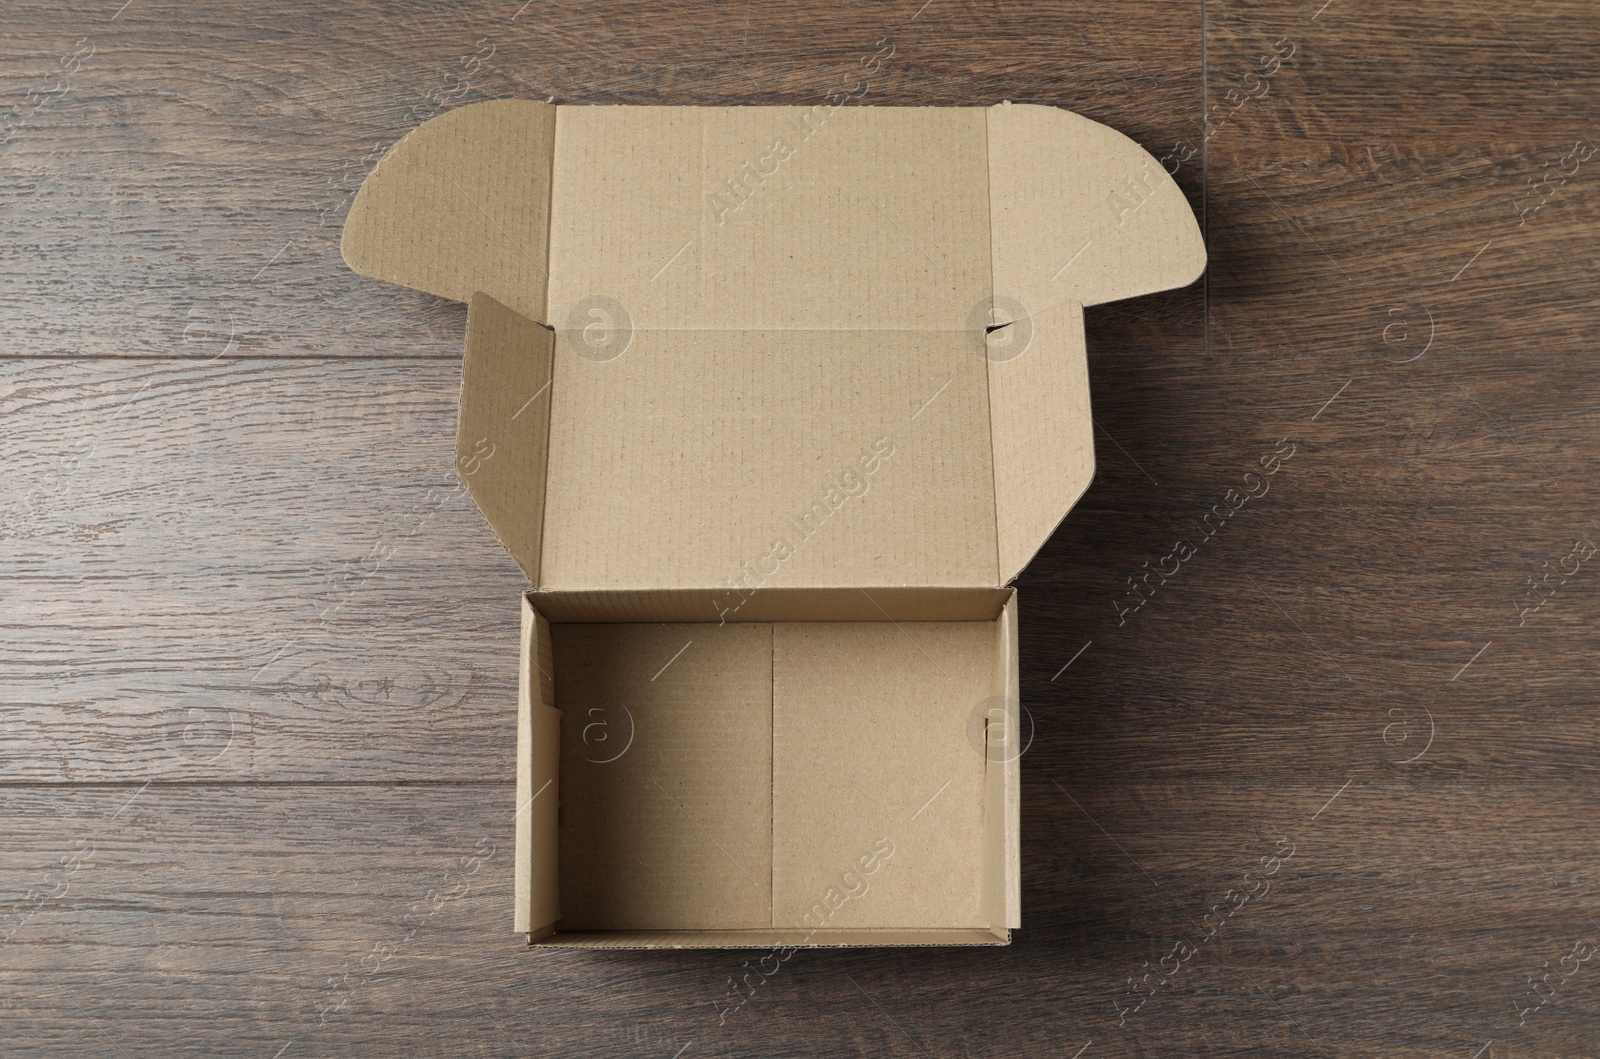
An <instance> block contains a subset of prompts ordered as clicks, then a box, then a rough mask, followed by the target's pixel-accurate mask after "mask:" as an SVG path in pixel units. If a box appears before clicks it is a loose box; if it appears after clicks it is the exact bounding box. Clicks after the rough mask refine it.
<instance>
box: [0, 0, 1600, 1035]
mask: <svg viewBox="0 0 1600 1059" xmlns="http://www.w3.org/2000/svg"><path fill="white" fill-rule="evenodd" d="M120 2H121V0H103V2H102V0H95V2H94V3H91V4H88V5H87V6H85V5H76V4H49V3H41V2H36V0H16V2H14V3H12V4H9V5H8V6H7V7H6V9H5V12H4V14H3V15H0V19H3V29H4V31H5V45H4V50H3V56H0V89H3V92H4V97H3V98H4V103H5V105H6V106H8V107H10V108H11V109H10V110H8V111H5V112H4V113H5V114H8V115H9V118H8V119H6V122H7V124H6V125H5V128H6V130H7V132H8V134H9V141H8V142H6V143H4V144H3V145H0V159H3V182H0V210H3V214H0V216H3V221H4V223H3V226H0V246H3V255H0V319H3V330H0V334H3V339H0V341H3V348H0V352H3V356H4V359H3V360H0V376H3V379H4V383H3V389H0V409H3V415H4V418H3V424H4V429H3V433H0V439H3V440H0V445H3V453H4V463H3V466H4V479H3V490H4V492H3V496H0V504H3V507H0V538H3V543H0V549H3V551H0V555H3V565H0V577H3V582H0V583H3V597H0V599H3V610H0V620H3V624H4V652H3V657H0V699H3V705H0V781H3V783H0V843H3V845H0V900H3V901H4V904H3V905H0V910H3V911H0V914H4V915H5V916H6V918H5V919H4V920H3V926H0V938H3V939H4V940H3V943H0V1051H3V1052H4V1053H5V1054H6V1055H8V1056H11V1055H15V1056H36V1055H64V1056H81V1055H109V1056H129V1057H131V1056H135V1055H152V1056H179V1055H207V1056H213V1055H229V1056H232V1055H238V1056H260V1057H263V1059H275V1057H282V1059H299V1057H301V1056H348V1055H374V1056H376V1055H438V1056H452V1057H454V1056H467V1055H484V1056H545V1055H583V1056H617V1055H639V1056H661V1057H663V1059H672V1057H674V1056H684V1057H693V1056H697V1055H717V1054H731V1055H762V1056H776V1055H782V1056H791V1055H796V1056H797V1055H810V1054H817V1055H845V1054H860V1055H872V1056H880V1055H906V1056H912V1055H925V1056H940V1057H943V1056H958V1055H984V1056H990V1055H992V1056H1022V1055H1038V1056H1063V1057H1068V1059H1070V1057H1073V1056H1084V1057H1088V1059H1097V1057H1100V1056H1201V1055H1204V1056H1223V1055H1229V1056H1231V1055H1242V1054H1248V1055H1263V1056H1266V1055H1271V1056H1308V1055H1312V1056H1314V1055H1326V1056H1346V1055H1381V1056H1459V1057H1461V1059H1488V1057H1494V1059H1500V1057H1506V1056H1541V1057H1556V1056H1577V1055H1596V1054H1600V1013H1597V1010H1596V1004H1597V1000H1600V962H1591V961H1590V960H1589V955H1590V954H1591V953H1594V952H1596V951H1597V950H1596V946H1600V893H1597V889H1600V865H1597V863H1596V843H1597V842H1600V791H1597V787H1596V743H1597V739H1600V718H1597V717H1596V716H1595V706H1596V694H1597V691H1600V681H1597V679H1596V669H1597V661H1596V659H1597V654H1600V634H1597V631H1596V621H1597V619H1600V562H1596V561H1594V560H1592V559H1590V558H1589V555H1590V554H1591V553H1592V552H1593V551H1594V548H1595V545H1594V544H1593V543H1592V542H1595V541H1600V523H1597V521H1596V520H1597V519H1600V508H1597V506H1596V504H1595V498H1594V488H1593V484H1592V483H1594V482H1595V481H1596V479H1597V476H1600V443H1597V442H1596V428H1597V427H1600V412H1597V408H1600V368H1597V367H1596V366H1595V365H1594V363H1593V362H1592V356H1593V336H1594V322H1595V305H1596V301H1597V298H1600V278H1597V275H1596V271H1595V234H1596V232H1597V231H1600V227H1597V222H1600V191H1597V182H1600V159H1594V160H1590V157H1589V156H1590V155H1591V154H1593V153H1594V148H1593V147H1590V146H1589V144H1593V143H1600V125H1597V124H1596V119H1597V118H1600V107H1597V106H1596V105H1595V100H1596V89H1597V88H1600V73H1597V71H1596V68H1595V65H1594V62H1593V59H1594V55H1595V48H1596V45H1597V44H1600V15H1597V13H1596V11H1595V8H1594V7H1593V5H1591V4H1587V3H1557V4H1554V5H1552V4H1542V5H1538V6H1537V7H1535V8H1531V9H1530V8H1528V7H1527V6H1526V5H1513V4H1508V3H1503V2H1495V3H1489V2H1487V0H1485V2H1483V3H1479V2H1476V0H1473V2H1468V3H1466V4H1452V5H1439V4H1421V3H1396V4H1385V5H1381V6H1380V5H1372V4H1358V3H1356V2H1355V0H1329V2H1328V3H1325V4H1322V6H1321V7H1320V8H1319V7H1318V6H1317V4H1318V3H1320V0H1307V2H1305V3H1289V2H1286V0H1260V2H1236V0H1225V2H1218V0H1208V2H1207V3H1205V4H1204V5H1203V6H1196V5H1193V4H1179V3H1147V2H1136V0H1112V2H1110V3H1097V4H1089V3H1087V2H1078V0H1063V2H1061V3H1044V2H1039V0H1022V2H1016V0H1012V2H1006V3H1000V2H998V0H988V2H968V0H928V2H927V3H922V0H894V2H881V3H872V4H865V5H862V4H845V3H818V4H789V3H773V2H769V3H748V2H746V3H733V2H725V3H714V2H711V3H708V2H701V0H665V2H660V3H656V2H652V3H634V2H624V3H614V4H605V5H601V4H598V3H587V4H579V3H570V2H567V3H557V2H552V0H535V2H532V3H526V4H523V3H521V2H520V0H504V2H493V3H482V4H473V5H466V6H463V7H462V8H461V9H459V10H447V9H446V6H445V5H424V4H417V3H411V2H393V3H386V4H369V3H361V2H357V3H347V4H338V5H328V4H314V3H309V2H305V0H269V2H267V3H244V2H238V0H228V2H214V3H210V4H204V5H191V4H182V3H176V2H171V0H129V2H128V3H126V4H122V6H121V7H120V8H119V7H118V4H119V3H120ZM919 5H920V6H919ZM886 46H892V55H891V56H890V57H889V58H888V59H887V60H886V61H885V63H884V66H883V70H882V71H881V73H880V74H878V75H877V76H875V77H873V78H872V79H871V86H870V90H869V91H868V93H867V94H866V96H865V97H864V98H863V99H862V102H863V103H871V104H879V105H912V104H922V105H976V104H987V103H991V102H995V101H998V100H1001V99H1012V100H1017V101H1025V102H1042V103H1051V104H1057V105H1060V106H1063V107H1066V108H1069V109H1071V110H1075V111H1079V112H1081V113H1083V114H1086V115H1088V116H1090V117H1093V118H1095V119H1097V120H1099V121H1102V122H1105V123H1107V124H1110V125H1112V126H1114V127H1116V128H1118V129H1120V130H1123V131H1125V132H1126V133H1127V134H1129V135H1130V136H1132V137H1134V138H1135V139H1137V140H1138V141H1139V142H1140V143H1142V144H1144V145H1145V146H1147V147H1148V148H1149V149H1150V150H1151V151H1152V152H1153V153H1155V154H1157V155H1158V156H1161V157H1162V158H1163V159H1164V160H1165V161H1166V164H1167V165H1168V167H1169V168H1174V169H1175V171H1176V172H1175V176H1176V179H1177V180H1178V182H1179V183H1180V184H1181V185H1182V187H1183V188H1184V190H1185V192H1186V193H1187V194H1188V195H1189V197H1190V199H1191V201H1192V202H1193V204H1194V206H1195V209H1196V211H1197V213H1199V214H1201V215H1203V217H1204V223H1205V227H1206V230H1207V234H1208V241H1209V244H1210V248H1211V265H1210V269H1209V272H1208V274H1207V277H1206V279H1205V280H1204V281H1202V282H1201V283H1199V284H1196V285H1195V286H1193V287H1190V288H1188V289H1185V290H1182V291H1178V292H1175V293H1172V294H1170V295H1158V296H1155V297H1150V298H1145V299H1141V300H1138V301H1134V302H1128V303H1123V304H1119V305H1111V306H1107V307H1104V308H1101V309H1098V310H1094V311H1092V312H1091V313H1090V314H1089V343H1090V374H1091V377H1092V384H1093V391H1094V403H1095V412H1094V414H1095V420H1096V426H1097V432H1096V436H1097V447H1098V455H1099V474H1098V477H1097V478H1096V480H1095V483H1094V485H1093V487H1092V488H1091V489H1090V490H1089V493H1088V494H1087V496H1085V497H1084V499H1083V500H1082V502H1081V503H1079V505H1078V507H1077V508H1076V510H1074V512H1073V513H1072V515H1071V517H1070V518H1069V519H1068V521H1067V522H1066V524H1065V525H1064V526H1062V528H1061V529H1060V530H1059V531H1058V532H1057V533H1056V534H1055V536H1054V538H1053V539H1052V540H1051V541H1050V543H1049V544H1048V546H1047V547H1046V548H1045V549H1044V551H1043V553H1042V554H1041V555H1040V556H1039V557H1038V558H1037V559H1036V560H1035V561H1034V563H1033V564H1032V566H1031V567H1029V569H1028V571H1027V572H1026V574H1025V575H1024V576H1023V577H1022V579H1021V582H1020V588H1021V593H1022V596H1021V598H1022V606H1023V624H1022V630H1023V631H1022V637H1023V639H1022V665H1023V691H1024V701H1025V703H1026V704H1027V706H1028V708H1029V710H1030V711H1031V715H1032V717H1033V720H1034V723H1035V739H1034V742H1033V744H1032V746H1031V748H1030V749H1029V751H1028V753H1027V755H1026V757H1025V758H1024V770H1023V803H1024V804H1023V814H1024V815H1023V821H1024V822H1023V835H1024V840H1023V905H1024V912H1023V922H1024V927H1023V930H1022V931H1021V932H1020V933H1019V934H1018V935H1017V939H1016V941H1015V943H1014V944H1013V945H1011V946H1010V947H1009V948H1004V949H993V950H979V951H974V950H938V949H911V950H876V951H872V950H863V951H843V952H839V951H818V952H805V953H802V954H800V955H799V956H798V957H796V958H795V959H794V960H792V961H791V962H790V963H789V964H787V965H785V968H784V970H783V972H782V974H781V975H779V976H775V977H774V978H772V979H770V980H768V981H766V982H765V984H764V985H763V986H762V987H761V990H760V992H759V994H758V995H757V996H756V997H755V999H754V1000H752V1001H751V1002H750V1003H749V1004H747V1005H746V1006H745V1007H744V1008H743V1009H742V1010H740V1011H739V1012H738V1013H737V1014H736V1015H734V1016H732V1017H730V1018H729V1019H728V1020H727V1021H726V1024H725V1025H719V1019H718V1016H717V1013H716V1011H715V1009H714V1007H713V1001H717V1000H720V999H722V998H723V997H724V995H725V991H726V981H727V979H728V978H729V977H731V976H738V975H742V974H743V973H744V971H743V968H742V967H741V964H742V962H743V960H744V959H745V958H746V954H742V953H735V952H698V953H671V952H664V953H662V952H658V953H644V954H637V953H610V954H585V953H580V952H535V951H529V950H527V949H526V948H524V947H522V946H520V945H519V944H518V943H517V939H516V938H515V937H513V936H512V935H511V934H510V933H509V932H508V928H509V926H510V905H511V849H510V842H511V820H512V810H513V805H512V802H513V795H512V748H513V742H514V717H513V710H514V700H515V686H514V685H515V679H514V673H515V662H516V654H515V652H516V626H517V618H518V604H517V593H518V591H519V588H520V585H521V583H522V582H521V579H520V577H519V575H518V572H517V570H516V567H515V566H514V565H513V564H512V562H511V560H510V559H509V558H507V557H506V555H505V554H504V553H503V552H502V551H501V550H500V548H499V547H498V546H497V545H496V543H495V541H494V539H493V537H492V535H491V534H490V532H489V530H488V529H487V528H486V526H485V525H484V524H483V522H482V520H481V519H480V518H479V516H478V514H477V513H476V511H475V510H474V509H473V508H472V506H471V504H470V503H469V502H468V501H467V500H465V499H464V498H463V496H462V495H461V494H460V493H459V492H458V491H457V490H456V489H455V488H454V481H453V478H452V471H451V457H452V444H453V442H452V433H453V415H454V402H455V395H456V386H457V377H458V369H459V355H460V353H459V349H460V343H461V337H462V329H463V322H464V309H463V307H462V306H459V305H455V304H449V303H445V302H443V301H440V300H438V299H434V298H431V297H427V296H423V295H420V294H415V293H410V292H407V291H404V290H400V289H398V288H394V287H389V286H385V285H383V284H380V283H376V282H372V281H368V280H364V279H362V278H360V277H357V276H356V275H354V274H352V273H351V272H349V271H348V270H347V269H346V268H345V267H344V266H343V265H342V263H341V261H340V258H339V253H338V235H339V230H340V224H341V222H342V220H343V217H344V212H345V210H346V208H347V206H348V204H349V201H350V197H351V195H352V194H353V192H354V189H355V188H356V187H357V186H358V184H359V182H360V180H361V178H362V176H363V175H364V173H365V172H366V171H367V169H368V168H369V167H370V165H371V164H372V161H373V159H374V158H376V157H377V155H378V154H379V153H380V152H381V150H382V149H383V147H385V146H386V145H388V144H390V143H392V142H393V141H394V140H395V139H396V138H398V137H399V136H400V135H401V134H403V133H404V132H405V131H406V130H407V129H409V128H411V127H413V126H415V125H416V124H417V123H418V122H419V121H421V120H424V119H425V118H427V117H429V116H431V115H432V114H434V113H437V112H439V111H441V110H443V109H445V108H448V107H452V106H456V105H459V104H461V103H466V102H471V101H476V100H482V99H489V98H496V97H503V96H523V97H532V98H541V99H543V98H551V97H553V98H554V99H556V100H558V101H562V102H589V103H641V104H660V103H673V104H737V103H747V104H754V103H791V104H808V105H809V104H811V103H815V102H818V101H820V100H821V99H822V98H824V96H825V95H826V94H827V93H828V92H831V91H834V90H836V89H838V88H839V87H840V86H842V85H845V84H851V83H853V78H854V77H855V75H856V73H857V72H858V71H859V70H860V69H861V66H860V61H859V60H860V58H861V57H862V56H865V55H872V54H876V53H880V52H882V51H883V50H884V49H885V48H886ZM1274 53H1276V54H1277V55H1279V56H1280V57H1282V58H1281V60H1280V62H1279V63H1276V64H1274V63H1272V62H1271V61H1270V60H1264V59H1263V56H1269V55H1272V54H1274ZM1040 443H1041V444H1049V443H1050V441H1049V439H1041V440H1040ZM1286 454H1287V455H1286ZM1274 455H1277V456H1278V457H1279V459H1280V460H1281V463H1280V464H1279V466H1278V467H1277V473H1276V474H1274V475H1273V476H1271V478H1270V490H1269V491H1268V492H1267V493H1266V494H1265V495H1260V496H1257V497H1255V498H1252V499H1249V500H1248V501H1246V502H1245V503H1244V504H1243V505H1242V506H1239V507H1238V509H1237V510H1236V511H1235V512H1234V513H1233V514H1232V516H1231V517H1230V518H1228V519H1227V520H1226V521H1225V522H1223V521H1222V520H1221V519H1218V518H1213V519H1212V520H1211V521H1210V522H1209V523H1207V522H1205V521H1204V519H1203V516H1204V515H1205V514H1206V513H1207V512H1209V511H1211V510H1212V508H1213V506H1214V505H1219V504H1222V505H1227V506H1232V505H1235V504H1236V503H1237V501H1236V500H1234V499H1232V498H1231V497H1237V496H1238V495H1239V494H1238V493H1233V494H1230V490H1240V489H1242V488H1243V487H1244V484H1245V483H1246V479H1245V475H1246V474H1247V473H1248V472H1251V471H1259V470H1260V468H1261V465H1262V464H1261V461H1262V460H1263V459H1264V458H1265V459H1267V460H1269V461H1270V460H1271V459H1272V458H1273V457H1274ZM1257 490H1259V487H1257ZM1219 524H1220V525H1222V528H1221V529H1217V528H1216V526H1217V525H1219ZM1206 527H1209V528H1210V529H1211V531H1212V532H1211V534H1210V535H1209V536H1207V535H1206V534H1205V528H1206ZM1179 539H1183V540H1185V541H1188V542H1189V543H1191V544H1192V545H1193V546H1194V553H1193V554H1192V555H1191V556H1190V557H1189V558H1188V559H1187V560H1186V561H1183V562H1182V563H1181V566H1180V568H1179V569H1178V571H1177V572H1176V573H1172V574H1170V575H1169V576H1164V577H1156V578H1153V579H1152V580H1151V581H1149V582H1142V581H1141V583H1140V584H1139V585H1138V586H1135V585H1133V584H1132V583H1130V581H1129V579H1130V578H1134V577H1141V576H1142V575H1143V574H1144V573H1145V572H1146V571H1147V570H1149V569H1155V568H1158V567H1159V566H1165V567H1166V568H1167V569H1168V570H1170V569H1171V566H1172V560H1167V561H1166V562H1165V563H1163V559H1164V558H1165V557H1167V556H1169V555H1170V554H1172V552H1173V546H1174V544H1175V542H1176V541H1177V540H1179ZM1146 564H1148V566H1146ZM1147 585H1148V586H1149V587H1146V586H1147ZM1136 593H1137V594H1136ZM1141 601H1142V602H1141ZM1135 603H1141V605H1140V606H1139V607H1138V609H1133V608H1134V604H1135ZM1247 872H1250V873H1251V875H1250V878H1249V879H1248V880H1246V879H1245V878H1244V877H1245V873H1247ZM1213 909H1220V910H1219V911H1215V912H1212V911H1211V910H1213ZM1208 912H1209V913H1210V917H1209V918H1206V917H1207V915H1208Z"/></svg>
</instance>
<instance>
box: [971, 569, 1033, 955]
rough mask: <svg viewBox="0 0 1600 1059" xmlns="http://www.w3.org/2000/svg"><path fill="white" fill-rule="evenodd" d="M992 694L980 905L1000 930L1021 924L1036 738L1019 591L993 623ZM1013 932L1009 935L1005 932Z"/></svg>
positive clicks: (986, 736) (986, 733)
mask: <svg viewBox="0 0 1600 1059" xmlns="http://www.w3.org/2000/svg"><path fill="white" fill-rule="evenodd" d="M994 638H995V645H994V687H993V693H992V694H993V698H992V699H990V701H989V708H988V710H986V711H985V716H984V719H983V721H984V747H985V760H986V767H985V771H984V777H983V875H982V876H981V878H980V884H979V904H980V907H981V908H982V909H983V918H984V920H985V922H987V923H988V924H989V927H990V929H991V930H994V931H996V932H997V934H998V932H1000V931H1003V930H1010V929H1015V928H1016V927H1019V926H1021V925H1022V841H1021V838H1022V830H1021V812H1022V767H1021V766H1022V761H1021V759H1022V755H1023V754H1024V753H1026V752H1027V749H1028V744H1029V743H1031V742H1032V741H1033V724H1032V721H1031V720H1027V721H1025V720H1023V716H1024V715H1023V712H1022V700H1021V698H1020V694H1019V684H1020V680H1019V668H1018V664H1017V663H1018V652H1017V594H1016V592H1012V593H1011V598H1010V599H1009V600H1008V601H1007V602H1006V607H1005V610H1004V611H1003V612H1002V613H1001V615H1000V618H999V620H998V621H996V622H995V623H994ZM1006 936H1009V935H1006Z"/></svg>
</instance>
